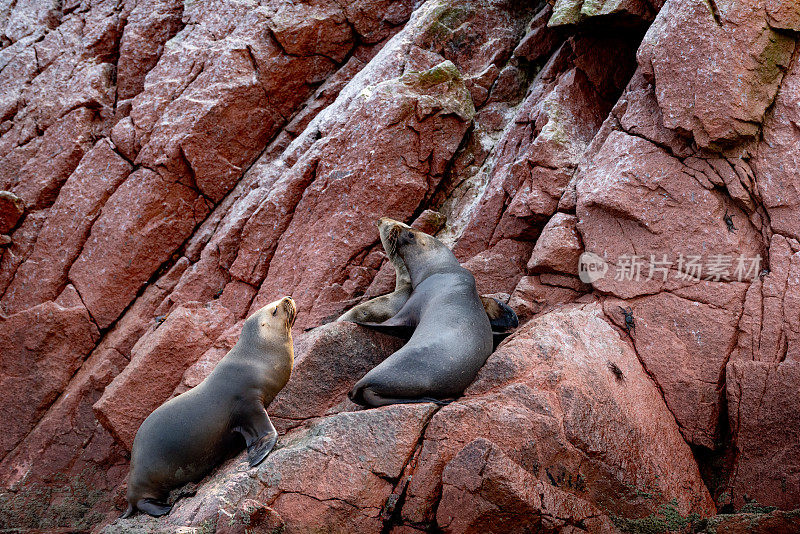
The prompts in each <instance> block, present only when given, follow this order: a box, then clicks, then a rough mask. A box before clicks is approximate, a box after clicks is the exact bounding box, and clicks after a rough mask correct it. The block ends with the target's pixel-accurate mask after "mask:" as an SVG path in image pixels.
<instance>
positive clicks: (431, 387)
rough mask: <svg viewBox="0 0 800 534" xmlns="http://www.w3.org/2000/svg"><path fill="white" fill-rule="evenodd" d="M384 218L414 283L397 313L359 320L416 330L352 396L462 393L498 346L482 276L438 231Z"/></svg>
mask: <svg viewBox="0 0 800 534" xmlns="http://www.w3.org/2000/svg"><path fill="white" fill-rule="evenodd" d="M381 224H385V225H387V226H388V227H389V228H388V234H387V236H388V242H389V245H390V247H389V248H390V250H395V251H396V252H397V254H399V255H400V257H401V258H402V260H403V263H404V264H405V266H406V269H407V270H408V273H409V275H410V277H411V287H412V291H411V295H410V296H409V298H408V300H407V301H406V303H405V304H404V305H403V307H402V308H401V309H400V311H398V312H397V313H396V314H395V315H394V316H393V317H391V318H390V319H387V320H385V321H383V322H380V323H371V322H360V323H359V324H363V325H365V326H369V327H372V328H375V329H378V330H382V331H387V332H391V331H392V330H397V329H399V330H401V331H413V333H412V334H411V337H410V338H409V340H408V342H407V343H406V344H405V345H404V346H403V347H402V348H401V349H400V350H398V351H397V352H395V353H393V354H392V355H391V356H389V357H388V358H386V360H384V361H383V362H381V363H380V364H379V365H377V366H376V367H375V368H373V369H372V370H371V371H369V372H368V373H367V374H366V375H365V376H364V377H363V378H362V379H361V380H359V381H358V382H357V383H356V385H355V386H354V387H353V389H352V391H351V392H350V395H349V396H350V399H351V400H352V401H353V402H356V403H358V404H362V405H365V406H383V405H386V404H393V403H403V402H425V401H430V400H436V401H442V400H444V399H449V398H453V397H456V396H458V395H460V394H461V393H463V391H464V389H466V388H467V386H469V385H470V384H471V383H472V381H473V380H474V379H475V375H477V373H478V370H480V368H481V367H482V366H483V364H484V363H485V362H486V358H488V357H489V355H490V354H491V353H492V350H493V344H492V328H491V325H490V322H489V318H488V316H487V315H486V310H485V309H484V306H483V303H482V302H481V298H480V296H479V295H478V291H477V289H476V287H475V278H474V277H473V276H472V273H470V272H469V271H468V270H466V269H464V268H463V267H462V266H461V265H460V264H459V263H458V260H457V259H456V257H455V256H454V255H453V253H452V252H451V251H450V249H449V248H447V247H446V246H445V245H444V244H443V243H442V242H441V241H439V240H438V239H436V238H435V237H432V236H430V235H428V234H425V233H423V232H420V231H417V230H414V229H413V228H410V227H409V226H407V225H405V224H402V223H400V222H398V221H393V220H391V219H382V220H381Z"/></svg>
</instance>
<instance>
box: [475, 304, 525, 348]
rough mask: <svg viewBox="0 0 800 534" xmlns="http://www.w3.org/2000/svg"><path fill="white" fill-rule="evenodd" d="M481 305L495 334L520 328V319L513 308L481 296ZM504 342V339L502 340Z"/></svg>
mask: <svg viewBox="0 0 800 534" xmlns="http://www.w3.org/2000/svg"><path fill="white" fill-rule="evenodd" d="M481 303H482V304H483V309H484V310H486V315H487V316H488V317H489V323H490V324H491V325H492V331H494V332H507V331H509V330H511V329H513V328H516V327H518V326H519V317H517V314H516V313H515V312H514V310H512V309H511V306H509V305H508V304H506V303H505V302H502V301H500V300H497V299H496V298H494V297H489V296H484V295H481ZM501 341H502V339H501Z"/></svg>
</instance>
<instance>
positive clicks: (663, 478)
mask: <svg viewBox="0 0 800 534" xmlns="http://www.w3.org/2000/svg"><path fill="white" fill-rule="evenodd" d="M308 336H310V337H311V339H310V340H306V341H304V342H303V344H302V345H301V350H302V354H301V355H300V356H299V358H298V367H297V371H298V372H297V374H295V375H294V376H293V378H292V381H293V382H294V383H295V384H297V385H296V386H294V387H295V389H294V390H292V391H285V392H284V393H282V394H281V396H279V397H277V398H276V399H275V401H274V402H273V404H272V405H271V406H270V407H269V410H270V412H272V413H273V414H275V416H276V417H281V418H282V419H281V420H286V421H294V422H295V424H298V422H302V424H301V425H300V426H298V427H297V428H294V429H290V430H288V431H287V433H286V434H285V436H284V437H283V438H281V441H280V442H279V445H278V447H279V448H278V449H277V450H276V451H275V452H274V453H272V454H271V455H270V456H269V457H268V458H267V460H266V461H265V462H264V464H262V465H261V466H259V467H258V468H257V469H255V470H248V469H246V467H245V464H244V463H243V461H242V456H239V457H237V458H236V459H234V460H232V461H230V462H228V463H227V464H225V465H224V466H222V467H221V468H220V469H218V470H217V471H216V472H215V473H214V474H213V475H211V478H210V481H209V482H207V483H205V484H204V485H203V486H202V488H201V489H200V491H199V492H198V494H197V496H196V497H194V498H192V499H186V500H182V501H179V503H178V504H177V506H176V508H175V510H174V511H173V512H172V513H170V515H169V516H168V517H167V518H166V519H165V520H163V521H158V520H154V519H152V518H145V517H139V518H136V519H133V520H119V521H117V522H115V523H114V524H113V525H111V526H109V527H108V528H107V529H106V530H105V532H123V531H125V529H128V528H132V529H134V531H135V529H137V528H142V529H155V531H157V532H168V531H174V529H176V528H177V527H178V526H201V525H207V526H215V527H216V528H220V527H222V526H225V528H227V526H228V525H229V523H230V522H232V521H236V516H237V514H241V508H239V507H240V506H241V505H240V504H239V503H244V499H254V500H255V501H257V502H260V503H263V504H264V505H265V506H267V507H269V508H270V509H271V512H273V513H275V514H277V516H278V517H279V519H280V522H282V523H283V524H284V526H285V528H286V532H304V531H307V529H308V528H317V529H320V530H322V531H326V532H328V531H330V532H380V531H381V529H382V528H388V529H390V528H400V527H401V526H407V527H423V526H425V525H436V526H437V527H438V528H441V529H442V530H444V531H446V532H484V531H486V530H484V529H485V528H488V527H487V525H491V528H493V529H496V530H491V531H494V532H510V531H522V530H523V529H525V528H528V529H536V528H540V527H543V528H548V529H556V528H560V527H567V526H572V527H574V528H576V529H578V531H586V532H603V531H605V532H615V531H616V527H615V526H614V523H613V522H612V519H611V518H612V517H617V516H639V515H647V514H648V513H653V512H654V511H655V510H657V508H658V507H659V506H660V505H664V504H667V503H674V506H675V507H676V509H677V510H678V511H679V512H680V513H682V514H683V515H688V514H689V513H691V512H696V513H698V514H699V515H702V516H707V515H709V514H712V513H713V512H714V509H715V508H714V504H713V501H712V500H711V497H710V496H709V494H708V490H707V489H706V487H705V485H704V484H703V481H702V479H701V477H700V473H699V471H698V468H697V465H696V463H695V461H694V458H693V457H692V453H691V450H690V449H689V446H688V445H687V444H686V442H685V441H684V440H683V438H682V437H681V435H680V432H679V431H678V429H677V427H676V426H675V423H674V420H673V418H672V416H671V414H670V413H669V411H668V410H667V408H666V405H665V404H664V402H663V401H662V400H661V398H660V397H659V396H658V394H657V393H656V387H655V385H654V384H653V383H652V382H651V380H650V379H649V378H648V376H647V375H646V373H645V372H644V370H643V369H642V367H641V365H640V364H639V362H638V360H637V358H636V354H635V353H634V351H633V350H632V348H631V347H630V345H629V344H628V343H627V342H626V341H625V340H624V339H623V337H622V336H621V335H620V333H619V332H618V331H617V330H615V329H614V328H613V327H612V326H611V325H610V324H608V322H606V321H605V320H604V318H603V313H602V308H601V307H600V306H599V305H598V304H592V305H588V306H585V307H582V308H574V309H568V310H564V311H561V312H553V313H551V314H547V315H544V316H542V317H540V318H538V319H535V320H534V321H531V322H529V323H528V324H527V325H526V326H525V327H524V328H523V329H522V330H521V331H519V332H517V334H516V335H515V336H514V337H513V338H512V339H511V340H510V341H508V342H507V343H506V344H505V345H504V346H503V347H502V348H500V349H499V350H498V351H497V352H495V353H494V354H493V355H492V356H491V357H490V358H489V361H488V362H487V364H486V366H485V367H484V368H483V369H482V370H481V372H480V374H479V376H478V378H477V380H476V381H475V383H474V384H473V385H472V386H471V387H470V388H469V389H468V390H467V392H466V394H465V396H464V397H463V398H461V399H459V400H457V401H455V402H453V403H452V404H450V405H448V406H445V407H443V408H439V407H437V406H435V405H433V404H429V403H423V404H410V405H393V406H388V407H384V408H379V409H372V410H364V409H361V408H359V407H357V406H355V405H353V404H352V403H349V402H347V401H346V400H345V401H344V402H342V399H343V397H344V396H343V394H342V392H341V391H339V390H337V389H331V388H329V387H327V386H325V381H321V380H320V378H319V374H320V373H318V372H317V371H319V370H321V369H325V368H328V367H332V368H333V372H332V373H333V375H334V379H335V382H334V383H335V384H337V385H338V384H341V386H343V387H344V388H349V387H351V386H352V384H354V383H355V381H356V380H358V378H360V376H361V374H360V373H362V372H364V370H365V369H369V368H370V367H371V366H372V365H374V360H375V359H376V355H377V359H380V358H383V357H385V356H387V355H388V354H389V353H391V351H392V350H394V348H395V346H396V344H392V343H387V341H388V340H389V339H390V338H387V337H386V336H384V335H382V334H376V333H374V332H371V331H368V330H366V329H364V328H362V327H358V326H355V325H348V324H342V323H333V324H331V325H329V326H325V327H322V328H320V329H318V330H315V331H313V332H311V333H309V334H308ZM309 341H310V342H309ZM356 346H357V347H369V349H371V350H366V351H363V350H362V351H358V350H354V347H356ZM343 360H345V361H346V362H347V363H346V366H347V367H346V368H343V367H342V363H337V362H341V361H343ZM610 363H614V364H615V365H617V366H618V368H619V369H620V370H621V373H622V374H623V376H622V377H620V376H618V375H615V374H614V373H613V372H612V370H611V369H610V367H609V365H610ZM317 384H320V386H321V387H318V386H317ZM301 387H302V388H306V389H311V390H313V391H311V392H310V393H309V394H307V395H306V396H305V398H308V399H309V401H310V402H309V404H310V405H309V406H295V405H293V404H291V402H292V400H294V397H298V396H300V395H301V394H302V393H301V392H300V391H299V390H298V389H296V388H301ZM289 393H291V394H292V397H293V398H292V399H289V395H288V394H289ZM334 404H336V405H335V406H334ZM325 406H332V407H333V408H332V409H327V410H325ZM354 410H355V411H354ZM331 414H332V415H331ZM321 415H327V416H325V417H322V418H320V416H321ZM312 466H313V467H312ZM498 510H501V511H504V512H507V514H508V515H507V516H506V515H503V513H502V512H498ZM271 521H277V519H275V518H273V519H271Z"/></svg>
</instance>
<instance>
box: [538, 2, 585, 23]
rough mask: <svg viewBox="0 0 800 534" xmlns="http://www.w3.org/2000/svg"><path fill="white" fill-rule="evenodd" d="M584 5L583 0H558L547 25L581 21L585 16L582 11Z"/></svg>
mask: <svg viewBox="0 0 800 534" xmlns="http://www.w3.org/2000/svg"><path fill="white" fill-rule="evenodd" d="M582 7H583V0H557V1H556V3H555V5H554V6H553V14H552V15H550V20H549V21H547V25H548V26H550V27H551V28H552V27H555V26H566V25H569V24H577V23H579V22H580V21H582V20H583V19H584V18H585V17H584V15H583V14H582V13H581V8H582Z"/></svg>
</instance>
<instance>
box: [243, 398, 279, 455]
mask: <svg viewBox="0 0 800 534" xmlns="http://www.w3.org/2000/svg"><path fill="white" fill-rule="evenodd" d="M240 418H241V424H240V425H239V426H237V427H236V428H234V431H235V432H239V433H240V434H241V435H242V436H243V437H244V441H245V443H247V461H248V462H249V463H250V467H255V466H257V465H258V464H260V463H261V462H263V461H264V458H266V457H267V455H268V454H269V453H270V451H271V450H272V448H273V447H274V446H275V443H276V442H277V441H278V431H277V430H275V426H273V424H272V421H270V420H269V415H267V410H265V409H264V407H263V406H261V405H258V406H253V407H252V408H251V409H249V410H247V411H246V412H245V413H242V414H241V415H240Z"/></svg>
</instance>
